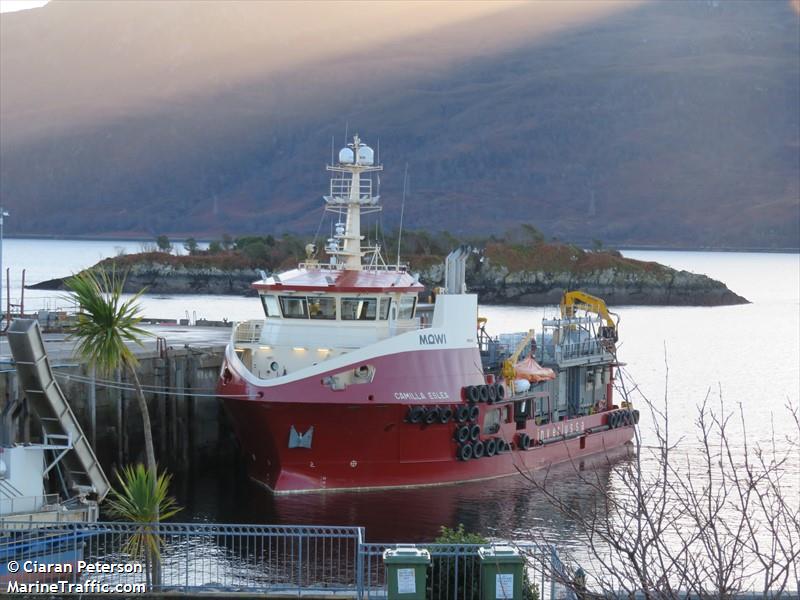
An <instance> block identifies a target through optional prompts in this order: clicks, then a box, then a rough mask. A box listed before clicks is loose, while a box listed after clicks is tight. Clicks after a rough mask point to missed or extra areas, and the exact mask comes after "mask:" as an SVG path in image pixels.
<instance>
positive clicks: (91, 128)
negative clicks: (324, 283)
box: [0, 0, 800, 248]
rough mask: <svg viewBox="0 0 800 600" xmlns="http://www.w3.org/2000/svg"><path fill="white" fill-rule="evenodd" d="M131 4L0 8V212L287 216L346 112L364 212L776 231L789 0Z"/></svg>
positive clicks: (799, 69)
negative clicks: (376, 149) (372, 189)
mask: <svg viewBox="0 0 800 600" xmlns="http://www.w3.org/2000/svg"><path fill="white" fill-rule="evenodd" d="M145 4H146V5H147V6H148V7H150V8H142V7H143V6H144V5H145ZM153 5H154V4H153V3H144V4H143V3H130V2H105V3H102V4H101V3H95V2H89V3H86V2H58V1H56V2H53V3H51V4H50V5H48V6H47V7H45V8H43V9H39V10H34V11H26V12H24V13H11V14H8V15H3V16H2V17H0V83H2V85H0V195H1V196H2V199H3V200H2V202H3V204H4V206H5V207H6V208H7V209H8V210H10V211H11V213H12V215H13V217H12V218H10V219H9V220H8V221H7V225H6V227H7V233H12V234H23V233H26V234H54V235H90V236H91V235H106V236H114V235H134V234H139V235H148V236H149V235H152V234H158V233H168V234H175V235H188V234H194V235H195V236H201V235H219V234H220V233H222V232H230V233H235V234H243V233H258V234H266V233H281V232H282V231H301V232H313V231H315V230H316V228H317V226H318V222H319V218H320V211H321V204H322V202H321V199H320V196H321V194H322V193H324V191H325V188H326V174H325V172H324V169H323V166H324V162H325V160H326V159H327V158H328V157H329V155H330V145H331V136H332V135H335V136H336V138H337V144H338V143H341V141H342V140H343V135H344V129H345V126H346V125H347V126H348V127H349V130H350V132H351V133H352V132H353V131H354V130H356V129H357V130H358V131H359V132H360V133H361V134H362V136H364V137H365V138H366V139H367V141H370V142H372V143H377V140H378V139H379V140H380V147H381V158H382V160H383V162H384V163H385V164H386V167H387V170H386V172H385V174H384V175H383V176H382V183H383V189H382V193H383V197H384V199H385V205H386V213H385V215H384V217H383V219H384V222H385V223H387V224H389V223H391V224H395V223H396V222H397V220H398V215H399V208H400V207H399V197H400V192H401V187H402V186H401V180H402V172H403V168H404V165H405V164H406V162H407V163H408V164H409V172H410V181H411V184H410V195H409V199H408V203H407V206H406V211H405V223H406V226H407V227H410V228H419V229H425V230H428V231H435V230H449V231H451V232H453V233H455V234H458V235H465V234H480V235H484V234H489V233H499V232H502V231H504V230H506V229H507V228H509V227H511V226H514V225H517V224H519V223H533V224H535V225H536V226H537V227H538V228H539V229H541V230H542V231H544V233H545V234H546V235H547V237H548V238H549V237H553V236H556V237H558V238H560V239H564V240H569V241H571V242H575V243H579V244H584V245H588V244H590V243H591V241H592V240H593V239H601V240H603V241H605V242H606V243H607V244H617V245H621V244H629V245H632V244H639V245H659V246H667V247H693V248H696V247H730V248H745V247H758V248H787V247H791V248H797V247H800V166H798V165H800V133H799V132H800V112H799V111H798V109H797V106H798V105H800V42H799V41H798V40H799V39H800V36H799V35H798V33H799V31H798V14H797V12H796V11H795V10H793V9H792V6H791V4H790V3H789V2H784V1H783V0H781V1H777V0H776V1H770V2H758V1H755V2H677V1H671V0H669V1H663V2H652V3H643V4H638V3H628V4H622V5H619V4H617V5H613V10H610V9H608V10H605V11H599V10H597V9H596V8H593V7H597V6H601V5H600V4H599V3H597V2H588V3H575V2H571V3H561V4H560V5H559V4H557V3H555V4H548V3H533V4H522V5H518V4H510V5H509V4H504V5H493V4H492V3H488V4H480V3H456V4H448V5H441V6H443V8H442V9H441V10H439V11H438V12H433V13H431V14H425V15H424V18H418V17H419V13H420V11H421V10H427V11H428V12H431V11H430V10H429V9H427V8H424V7H428V6H430V5H427V4H413V3H412V4H403V3H399V4H390V3H376V4H374V5H369V6H370V8H369V9H368V10H359V11H356V16H355V17H353V16H352V15H351V14H350V13H348V11H347V10H345V9H344V8H342V6H341V5H330V4H325V3H321V4H307V3H306V4H288V3H287V4H282V3H252V2H243V3H242V2H238V3H222V4H220V3H213V2H206V3H198V2H193V3H189V2H159V3H158V4H157V6H158V8H157V9H154V8H152V6H153ZM330 6H334V8H330ZM358 6H365V5H358ZM435 6H440V5H435ZM463 6H467V7H468V8H467V9H462V8H458V9H456V7H463ZM559 6H561V7H563V6H569V7H579V8H578V9H573V10H572V12H564V11H565V10H566V9H563V8H558V7H559ZM98 7H99V8H98ZM198 7H199V8H198ZM275 7H278V8H275ZM325 7H328V8H325ZM335 7H339V8H335ZM543 7H544V8H543ZM303 11H306V12H303ZM448 11H450V12H449V13H448ZM559 11H562V12H559ZM351 17H352V18H355V19H356V23H355V26H354V30H356V31H357V32H358V34H357V35H354V36H349V35H347V29H346V25H345V24H346V23H347V19H348V18H351ZM297 23H303V24H304V25H303V26H302V27H299V26H298V25H297ZM420 23H421V24H422V25H420Z"/></svg>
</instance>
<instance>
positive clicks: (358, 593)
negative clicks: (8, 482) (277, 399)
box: [0, 521, 551, 600]
mask: <svg viewBox="0 0 800 600" xmlns="http://www.w3.org/2000/svg"><path fill="white" fill-rule="evenodd" d="M148 536H149V537H148ZM143 539H147V540H149V541H151V542H154V543H156V544H157V546H158V548H159V555H158V560H157V561H155V564H154V562H153V560H152V553H151V554H150V556H148V553H147V552H144V551H141V547H142V546H141V544H140V545H139V546H138V547H139V549H140V551H139V552H136V547H137V544H136V543H135V542H136V541H137V540H139V541H141V540H143ZM419 546H420V547H425V548H427V549H428V550H429V551H430V553H431V558H432V565H431V567H430V569H429V575H428V588H427V597H428V598H429V599H430V600H478V598H479V597H480V566H479V559H478V548H480V547H481V546H480V545H478V544H457V545H454V544H420V545H419ZM394 547H396V544H381V543H367V542H365V541H364V530H363V529H362V528H360V527H307V526H280V525H216V524H205V523H159V524H152V525H139V524H135V523H117V522H99V523H39V524H36V525H35V526H32V524H31V523H30V522H25V523H13V522H10V521H4V522H3V523H2V525H0V586H2V589H1V590H0V593H2V592H5V591H6V584H7V582H8V581H9V579H13V577H14V574H13V573H9V572H8V568H7V567H8V565H9V564H11V563H12V562H14V561H16V563H17V564H18V565H22V564H24V563H25V561H33V562H37V561H38V562H39V563H40V564H41V563H48V562H49V563H59V564H69V565H73V569H74V568H75V566H76V565H77V564H78V561H84V562H85V563H99V564H103V565H121V566H120V567H112V568H114V569H115V570H114V571H113V572H110V573H109V572H101V573H87V572H86V571H84V572H82V573H78V572H77V570H73V572H72V573H66V574H62V575H59V578H60V579H61V580H66V581H69V582H71V583H80V582H85V581H86V580H87V579H94V580H98V581H100V582H102V583H105V584H108V585H128V586H131V585H138V586H143V588H140V589H148V590H150V591H153V592H164V593H178V594H186V595H191V596H198V595H203V594H207V595H213V594H219V593H225V594H226V595H229V594H242V595H254V594H258V595H261V594H287V593H288V594H292V595H294V594H297V595H298V596H302V595H309V594H311V595H320V594H322V595H332V596H346V597H353V598H359V599H361V598H363V599H369V600H371V599H376V598H385V597H386V595H387V583H386V569H385V566H384V564H383V559H382V556H383V552H384V550H386V549H388V548H394ZM518 547H519V549H520V550H521V551H522V552H523V553H524V554H526V555H528V557H529V559H533V560H528V564H529V567H528V579H529V582H530V584H532V585H535V586H536V587H537V588H538V590H539V597H540V598H548V597H550V591H551V588H550V587H549V586H550V581H549V580H550V578H549V576H548V573H546V572H545V569H544V568H543V567H542V565H545V564H546V563H545V561H543V560H541V558H542V557H547V556H549V553H550V549H545V550H544V551H540V549H539V547H538V546H536V545H533V544H521V545H519V546H518ZM4 569H5V570H4ZM156 570H157V571H158V573H159V576H154V572H155V571H156ZM18 576H19V575H17V577H18Z"/></svg>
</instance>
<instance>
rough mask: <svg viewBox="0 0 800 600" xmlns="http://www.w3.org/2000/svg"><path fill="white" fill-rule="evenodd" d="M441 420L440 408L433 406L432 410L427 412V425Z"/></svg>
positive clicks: (429, 409)
mask: <svg viewBox="0 0 800 600" xmlns="http://www.w3.org/2000/svg"><path fill="white" fill-rule="evenodd" d="M438 420H439V407H438V406H431V407H430V408H428V409H426V410H425V423H427V424H428V425H432V424H433V423H436V421H438Z"/></svg>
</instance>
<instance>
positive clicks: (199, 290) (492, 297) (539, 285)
mask: <svg viewBox="0 0 800 600" xmlns="http://www.w3.org/2000/svg"><path fill="white" fill-rule="evenodd" d="M657 267H658V268H652V269H649V270H639V271H632V270H630V269H626V268H619V267H605V268H599V269H594V270H589V271H584V272H575V271H570V270H564V269H554V270H546V269H537V270H514V269H510V268H509V267H507V266H503V265H497V264H492V262H491V261H490V260H489V259H488V258H487V259H486V260H484V261H482V262H479V261H477V260H470V261H469V262H468V264H467V287H468V288H469V289H470V291H472V292H475V293H477V294H478V297H479V301H480V302H481V303H482V304H506V305H509V304H510V305H524V306H541V305H552V304H556V303H558V301H559V299H560V298H561V294H562V293H563V292H564V291H565V290H576V289H579V290H582V291H584V292H587V293H589V294H593V295H595V296H599V297H601V298H603V299H604V300H605V301H606V302H607V303H608V304H610V305H615V306H620V305H660V306H724V305H732V304H746V303H748V300H747V299H745V298H743V297H742V296H739V295H738V294H736V293H735V292H733V291H731V290H730V289H728V287H727V286H726V285H725V284H724V283H722V282H720V281H717V280H715V279H711V278H710V277H707V276H706V275H698V274H695V273H689V272H688V271H677V270H674V269H670V268H668V267H664V266H662V265H657ZM129 268H130V270H129V272H128V279H127V282H126V288H125V291H126V292H136V291H138V290H140V289H142V288H147V293H149V294H157V295H172V294H215V295H240V296H241V295H250V296H252V295H255V291H254V290H253V289H252V287H251V284H252V283H253V282H254V281H256V280H258V279H261V272H260V270H259V269H253V268H219V267H202V266H198V265H196V264H194V265H191V266H185V265H176V264H169V263H167V262H164V263H159V262H156V261H153V260H147V261H145V262H140V263H134V264H132V265H130V266H129ZM414 271H415V272H418V273H419V274H420V281H421V282H422V283H423V284H425V285H426V287H428V288H431V287H437V286H441V285H443V284H444V265H443V264H442V263H435V264H431V265H429V266H428V267H426V268H420V269H414ZM28 288H29V289H38V290H42V289H44V290H64V289H65V286H64V278H58V279H51V280H49V281H43V282H41V283H37V284H34V285H31V286H28Z"/></svg>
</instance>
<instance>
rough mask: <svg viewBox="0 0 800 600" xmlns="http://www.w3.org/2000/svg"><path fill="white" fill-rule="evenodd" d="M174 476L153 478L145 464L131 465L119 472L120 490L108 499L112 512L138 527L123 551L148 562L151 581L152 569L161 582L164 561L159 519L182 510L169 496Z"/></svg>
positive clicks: (163, 475) (164, 474) (162, 475)
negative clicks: (154, 525)
mask: <svg viewBox="0 0 800 600" xmlns="http://www.w3.org/2000/svg"><path fill="white" fill-rule="evenodd" d="M170 479H171V477H170V476H169V475H168V474H167V473H163V472H162V473H161V474H160V475H158V476H157V477H155V478H153V476H152V474H151V473H150V471H149V470H147V469H145V468H144V466H143V465H141V464H138V465H128V466H127V467H124V468H123V469H122V471H119V472H117V481H118V482H119V489H117V488H113V489H112V490H111V498H109V499H108V500H107V502H108V508H109V512H110V513H111V514H112V515H114V516H116V517H120V518H122V519H125V520H126V521H131V522H133V523H137V524H138V526H137V528H136V530H135V532H134V533H133V535H131V537H130V538H129V539H128V541H127V542H126V543H125V546H124V547H123V551H124V552H126V553H127V554H128V555H129V556H130V557H131V558H132V559H133V560H139V559H141V558H144V559H145V564H146V565H147V571H148V573H147V578H148V582H149V580H150V566H151V565H152V566H153V575H155V577H154V578H153V579H155V580H156V581H158V580H160V576H159V573H158V565H159V564H160V562H161V560H160V559H161V543H162V542H161V537H160V536H159V534H158V531H157V530H154V529H153V523H155V522H157V521H158V520H159V519H168V518H170V517H172V516H174V515H175V514H177V513H178V511H180V510H181V508H180V507H179V506H178V505H177V503H176V502H175V499H174V498H172V497H170V496H168V495H167V492H168V490H169V483H170Z"/></svg>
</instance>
